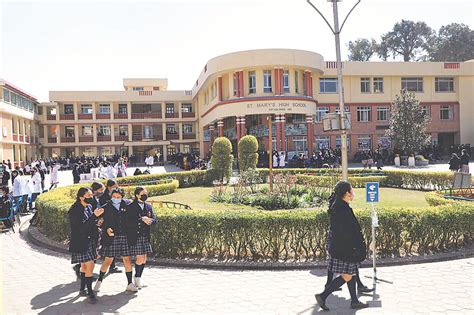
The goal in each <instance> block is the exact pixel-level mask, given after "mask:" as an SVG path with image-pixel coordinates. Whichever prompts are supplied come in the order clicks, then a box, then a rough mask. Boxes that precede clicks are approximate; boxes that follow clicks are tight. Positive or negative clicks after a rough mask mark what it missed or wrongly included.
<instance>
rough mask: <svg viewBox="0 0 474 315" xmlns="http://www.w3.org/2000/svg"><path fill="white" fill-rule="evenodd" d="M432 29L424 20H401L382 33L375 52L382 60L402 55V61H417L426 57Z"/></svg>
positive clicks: (431, 38)
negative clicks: (388, 30) (390, 29)
mask: <svg viewBox="0 0 474 315" xmlns="http://www.w3.org/2000/svg"><path fill="white" fill-rule="evenodd" d="M433 35H434V33H433V30H432V29H431V28H430V27H429V26H428V25H426V23H425V22H416V23H415V22H413V21H407V20H402V21H401V22H398V23H396V24H395V25H394V27H393V30H392V31H390V32H388V33H386V34H384V35H382V39H381V42H380V45H378V48H377V54H378V55H379V57H380V58H382V59H383V60H387V58H388V56H390V55H391V56H392V57H393V58H395V57H397V56H399V55H400V56H403V61H418V60H421V59H423V58H424V57H426V52H427V50H428V47H429V46H430V44H432V42H433V38H434V36H433Z"/></svg>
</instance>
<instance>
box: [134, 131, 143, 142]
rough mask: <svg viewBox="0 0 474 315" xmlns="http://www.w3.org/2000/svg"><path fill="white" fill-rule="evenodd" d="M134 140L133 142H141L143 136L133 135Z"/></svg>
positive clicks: (139, 134)
mask: <svg viewBox="0 0 474 315" xmlns="http://www.w3.org/2000/svg"><path fill="white" fill-rule="evenodd" d="M132 140H133V141H141V140H142V134H141V133H134V134H133V135H132Z"/></svg>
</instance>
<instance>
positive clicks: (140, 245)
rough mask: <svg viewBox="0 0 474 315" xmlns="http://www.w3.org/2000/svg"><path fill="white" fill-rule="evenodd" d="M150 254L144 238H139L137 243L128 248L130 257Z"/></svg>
mask: <svg viewBox="0 0 474 315" xmlns="http://www.w3.org/2000/svg"><path fill="white" fill-rule="evenodd" d="M152 252H153V251H152V249H151V244H150V242H149V241H148V238H147V237H146V236H139V237H138V239H137V243H136V244H135V245H132V246H130V253H131V256H136V255H145V254H151V253H152Z"/></svg>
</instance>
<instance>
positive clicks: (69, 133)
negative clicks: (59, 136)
mask: <svg viewBox="0 0 474 315" xmlns="http://www.w3.org/2000/svg"><path fill="white" fill-rule="evenodd" d="M64 135H65V136H66V138H74V126H65V127H64Z"/></svg>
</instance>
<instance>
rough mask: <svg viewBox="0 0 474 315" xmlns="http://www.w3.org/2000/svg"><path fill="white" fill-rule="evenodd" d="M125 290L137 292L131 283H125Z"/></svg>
mask: <svg viewBox="0 0 474 315" xmlns="http://www.w3.org/2000/svg"><path fill="white" fill-rule="evenodd" d="M125 290H126V291H130V292H138V289H137V287H136V286H135V285H134V284H133V283H130V284H129V285H127V288H126V289H125Z"/></svg>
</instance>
